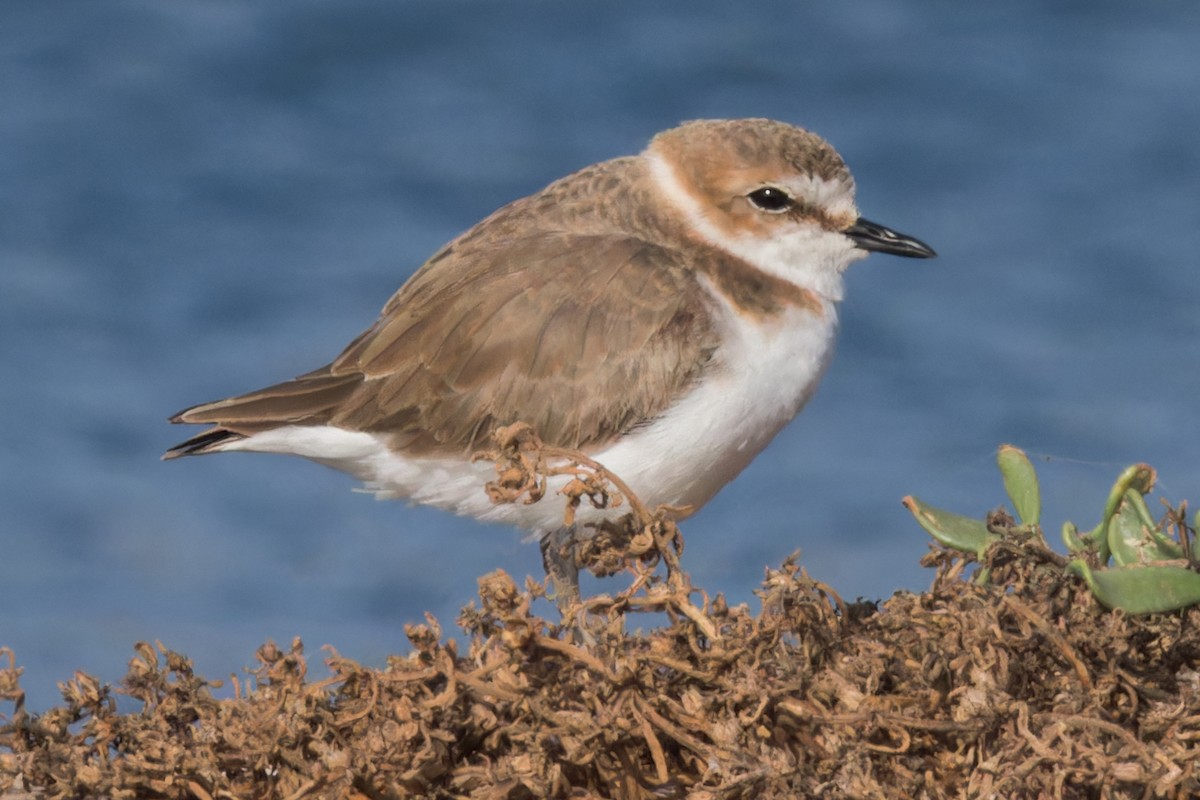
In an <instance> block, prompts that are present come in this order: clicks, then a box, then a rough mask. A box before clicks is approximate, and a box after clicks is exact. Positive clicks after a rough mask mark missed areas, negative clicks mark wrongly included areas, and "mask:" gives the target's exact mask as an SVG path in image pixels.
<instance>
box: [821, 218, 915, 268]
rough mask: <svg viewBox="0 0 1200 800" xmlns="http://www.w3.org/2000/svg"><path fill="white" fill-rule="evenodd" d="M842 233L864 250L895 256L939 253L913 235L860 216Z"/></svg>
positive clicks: (908, 256)
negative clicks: (906, 234) (898, 231)
mask: <svg viewBox="0 0 1200 800" xmlns="http://www.w3.org/2000/svg"><path fill="white" fill-rule="evenodd" d="M842 233H844V234H846V235H847V236H849V237H850V238H851V239H853V240H854V243H855V245H857V246H858V247H859V248H861V249H863V250H871V251H873V252H876V253H891V254H892V255H894V256H905V257H907V258H933V257H934V256H936V255H937V253H935V252H934V251H933V248H932V247H930V246H929V245H927V244H925V243H924V242H922V241H921V240H920V239H916V238H914V237H912V236H905V235H904V234H903V233H897V232H896V231H894V230H892V229H891V228H885V227H883V226H882V225H880V224H878V223H875V222H871V221H870V220H869V219H863V218H862V217H859V218H858V220H857V221H856V222H855V223H854V224H853V225H851V226H850V227H849V228H847V229H846V230H844V231H842Z"/></svg>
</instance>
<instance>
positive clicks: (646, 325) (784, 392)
mask: <svg viewBox="0 0 1200 800" xmlns="http://www.w3.org/2000/svg"><path fill="white" fill-rule="evenodd" d="M872 252H879V253H889V254H892V255H897V256H904V257H910V258H931V257H933V256H935V255H936V253H935V252H934V250H933V249H932V248H931V247H930V246H929V245H927V244H925V243H924V242H922V241H921V240H919V239H916V238H914V237H912V236H908V235H905V234H902V233H899V232H897V231H896V230H893V229H892V228H889V227H886V226H884V225H880V224H877V223H875V222H871V221H869V220H868V219H865V218H864V217H862V216H861V215H860V214H859V212H858V208H857V206H856V204H855V184H854V179H853V178H852V176H851V174H850V171H849V169H848V168H847V166H846V164H845V162H844V161H843V159H842V158H841V156H840V155H839V154H838V153H837V151H836V150H835V149H834V148H833V147H832V146H831V145H830V144H829V143H828V142H826V141H825V140H824V139H823V138H821V137H820V136H818V135H817V134H815V133H812V132H810V131H808V130H806V129H804V128H801V127H797V126H793V125H791V124H788V123H784V122H778V121H774V120H769V119H724V120H722V119H714V120H696V121H691V122H685V123H683V124H681V125H679V126H677V127H674V128H671V129H669V130H665V131H663V132H661V133H658V134H657V135H655V136H654V137H653V138H652V139H651V140H650V143H649V145H648V146H647V147H646V148H645V149H644V150H643V151H642V152H641V153H640V154H638V155H633V156H624V157H619V158H615V159H612V160H608V161H603V162H601V163H598V164H594V165H592V166H589V167H585V168H583V169H581V170H579V171H577V172H575V173H573V174H571V175H568V176H566V177H564V178H561V179H559V180H557V181H554V182H553V183H551V184H549V185H548V186H546V187H545V188H544V189H542V190H541V191H538V192H535V193H533V194H531V195H529V196H527V197H524V198H521V199H519V200H516V201H514V202H511V203H509V204H507V205H505V206H503V207H502V208H500V209H499V210H497V211H495V212H494V213H492V214H491V215H489V216H488V217H486V218H485V219H483V220H482V221H481V222H479V223H477V224H476V225H474V226H473V227H471V228H470V229H468V230H467V231H466V232H464V233H462V234H461V235H459V236H458V237H456V238H454V239H453V240H451V241H450V242H449V243H448V244H446V245H444V246H443V247H442V248H441V249H440V250H438V251H437V252H435V253H434V254H433V256H431V257H430V258H429V260H427V261H426V262H425V263H424V264H423V265H422V266H421V267H420V268H419V269H418V270H417V271H416V272H415V273H414V274H413V275H412V277H411V278H409V279H408V281H407V282H405V283H404V284H403V285H402V286H401V287H400V289H399V290H398V291H397V292H396V293H395V294H394V295H392V297H391V298H390V299H389V300H388V302H387V304H386V305H385V306H384V308H383V311H382V313H381V315H380V316H379V318H378V319H377V320H376V321H375V323H374V324H373V325H371V326H370V327H369V328H368V329H367V330H366V331H364V332H363V333H362V334H360V335H359V336H358V337H357V338H355V339H354V340H353V341H352V342H350V344H349V345H348V346H346V347H345V349H344V350H342V352H341V354H340V355H338V356H337V357H336V358H334V359H333V360H332V361H331V362H330V363H328V364H326V365H325V366H322V367H320V368H319V369H316V370H313V371H311V372H308V373H306V374H304V375H300V376H299V377H296V378H293V379H291V380H285V381H283V382H281V383H276V384H274V385H271V386H268V387H267V388H264V389H259V390H257V391H253V392H250V393H248V394H242V395H238V396H235V397H230V398H227V399H224V400H217V401H215V402H209V403H203V404H201V405H196V406H193V407H191V408H188V409H186V410H184V411H181V412H179V413H178V414H175V415H174V416H172V417H170V421H171V422H173V423H200V424H206V425H208V426H210V427H208V428H207V429H205V430H204V431H202V432H200V433H198V434H196V435H194V436H192V437H191V438H189V439H187V440H186V441H184V442H182V443H180V444H177V445H175V446H174V447H171V448H170V449H169V450H168V451H167V452H166V454H165V455H164V456H163V458H164V459H174V458H178V457H180V456H194V455H203V454H209V453H226V452H261V453H280V454H290V455H296V456H302V457H304V458H307V459H310V460H312V461H315V462H318V463H320V464H324V465H327V466H330V467H333V468H335V469H338V470H341V471H343V472H346V473H349V474H350V475H352V476H353V477H355V478H356V479H357V480H359V481H361V483H362V484H363V485H364V488H365V490H366V491H369V492H372V493H374V494H375V495H376V496H377V497H379V498H384V499H388V498H393V499H405V500H407V501H409V502H411V503H416V504H424V505H430V506H436V507H439V508H443V509H447V510H449V511H453V512H455V513H458V514H460V515H465V516H470V517H474V518H476V519H479V520H482V521H485V522H499V523H505V524H509V525H513V526H516V527H518V528H522V529H524V530H525V531H527V532H528V533H529V534H530V536H531V538H535V539H537V540H539V541H540V542H541V545H542V553H543V557H544V559H545V566H546V571H547V574H549V575H550V576H551V578H552V582H553V584H554V586H555V589H556V594H557V600H558V602H559V605H560V607H564V608H565V607H566V606H567V605H569V603H571V602H574V601H575V600H577V599H578V597H579V588H578V569H579V568H578V565H577V564H575V563H574V561H573V559H572V558H571V557H570V555H569V554H570V552H571V551H570V548H566V549H562V548H561V547H560V546H558V544H561V543H562V542H564V541H565V542H568V543H569V542H571V541H573V540H574V539H575V537H579V536H584V535H586V530H585V526H586V525H587V524H588V522H589V520H590V519H592V518H594V517H597V516H600V515H603V514H611V513H614V512H613V511H611V510H599V509H590V510H584V509H581V512H580V516H579V517H578V518H577V519H576V521H575V522H574V524H573V525H571V526H566V525H564V517H563V511H562V508H561V507H558V508H555V507H554V504H553V503H549V502H545V501H542V502H539V503H533V504H523V503H509V504H495V503H493V502H492V501H491V500H490V499H489V497H488V496H487V494H486V492H485V491H484V489H483V486H484V483H485V482H486V481H487V479H488V475H489V470H492V471H493V472H494V465H492V464H486V463H478V462H477V461H474V462H473V461H472V458H471V456H472V454H473V453H475V452H477V451H478V450H479V449H480V448H481V447H483V446H485V445H486V444H487V443H488V441H489V438H490V436H491V435H492V433H493V431H495V430H497V429H498V428H500V427H501V426H506V425H510V424H513V423H517V422H521V423H525V424H527V425H529V426H531V427H532V429H533V430H534V431H536V433H537V435H538V436H540V438H541V440H542V441H544V442H545V443H546V444H548V445H552V446H555V447H560V448H569V449H571V450H575V451H579V452H582V453H584V454H586V455H587V456H588V457H590V458H592V459H593V460H594V461H596V462H598V463H599V464H601V465H603V466H604V467H605V469H606V470H607V471H608V472H609V473H611V474H614V475H617V476H619V477H620V478H621V479H622V480H623V481H624V482H625V484H627V485H628V486H629V487H630V489H631V490H632V491H634V492H635V493H636V494H637V495H638V497H639V498H640V499H641V500H642V502H643V504H644V505H645V506H646V507H650V508H654V507H660V506H671V507H674V508H676V509H680V510H681V512H682V514H681V515H686V514H689V513H694V512H695V511H696V510H698V509H699V508H701V507H702V506H703V505H704V504H705V503H706V502H708V501H709V500H710V499H711V498H712V497H713V496H714V495H715V494H716V493H717V492H718V491H719V490H720V489H721V488H722V487H724V486H725V485H726V484H728V483H729V482H730V481H732V480H733V479H734V478H735V477H736V476H737V475H738V474H739V473H740V472H741V471H742V470H743V469H744V468H745V467H746V466H747V465H748V464H749V463H750V462H751V460H752V459H753V458H754V457H755V456H756V455H757V454H758V453H759V452H761V451H762V449H763V448H764V447H765V446H766V445H767V443H768V442H770V441H771V439H772V438H773V437H774V436H775V435H776V434H777V433H778V432H779V431H780V430H781V429H782V428H783V427H784V426H785V425H786V424H787V423H788V422H789V421H790V420H791V419H792V418H793V417H795V416H796V414H797V413H799V412H800V410H801V409H802V408H803V407H804V406H805V404H806V403H807V402H808V401H809V399H810V398H811V397H812V396H813V393H814V391H815V390H816V388H817V385H818V384H819V383H820V381H821V379H822V376H823V375H824V373H825V371H826V368H827V367H828V366H829V363H830V360H831V358H832V355H833V352H834V344H835V338H836V334H837V329H838V304H839V303H840V302H841V301H842V299H843V295H844V280H843V274H844V272H845V270H846V268H847V267H848V266H849V265H850V264H852V263H853V262H856V261H858V260H859V259H861V258H863V257H865V256H867V255H868V254H869V253H872ZM589 514H590V515H591V516H589ZM555 543H557V544H555Z"/></svg>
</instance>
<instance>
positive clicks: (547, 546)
mask: <svg viewBox="0 0 1200 800" xmlns="http://www.w3.org/2000/svg"><path fill="white" fill-rule="evenodd" d="M542 564H543V565H544V566H545V567H546V574H547V575H549V576H550V581H551V582H552V583H553V584H554V602H555V603H556V604H557V605H558V610H559V611H560V612H562V613H563V614H566V613H567V610H568V609H569V608H570V607H571V606H573V605H575V604H576V603H578V602H579V564H578V563H577V562H576V561H575V529H574V528H573V527H572V528H558V529H557V530H553V531H550V532H549V533H547V534H545V535H544V536H542Z"/></svg>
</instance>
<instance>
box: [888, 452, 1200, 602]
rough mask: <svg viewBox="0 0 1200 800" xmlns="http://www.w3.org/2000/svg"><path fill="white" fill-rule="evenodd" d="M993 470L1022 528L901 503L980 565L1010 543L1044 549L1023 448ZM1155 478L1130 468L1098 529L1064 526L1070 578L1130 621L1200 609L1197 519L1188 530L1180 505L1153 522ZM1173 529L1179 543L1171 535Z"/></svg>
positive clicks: (985, 576) (1035, 490)
mask: <svg viewBox="0 0 1200 800" xmlns="http://www.w3.org/2000/svg"><path fill="white" fill-rule="evenodd" d="M996 464H997V466H998V467H999V468H1000V475H1001V477H1002V478H1003V480H1004V489H1005V492H1006V493H1007V494H1008V499H1009V501H1010V502H1011V504H1012V507H1013V510H1014V511H1015V512H1016V514H1017V520H1019V524H1016V525H1009V526H1006V527H1005V528H1004V529H1003V530H1000V529H998V528H997V526H996V525H994V524H993V525H989V523H988V520H986V519H975V518H972V517H965V516H962V515H960V514H954V513H951V512H949V511H944V510H942V509H939V508H935V507H934V506H931V505H928V504H927V503H924V502H922V501H921V500H919V499H917V498H916V497H912V496H909V497H906V498H904V505H905V506H906V507H907V508H908V510H909V511H911V512H912V515H913V517H915V518H916V520H917V522H918V523H919V524H920V526H921V527H922V528H924V529H925V530H926V531H927V532H928V533H929V534H930V535H931V536H933V538H934V539H936V540H937V541H938V542H940V543H941V544H942V545H944V546H945V547H948V548H951V549H953V550H958V551H960V552H964V553H970V554H971V555H973V556H975V557H976V558H977V559H979V560H980V561H983V560H984V556H985V554H986V553H987V551H988V549H989V548H991V547H992V546H994V545H995V544H996V543H998V542H1000V541H1002V540H1003V539H1004V538H1005V536H1014V537H1020V536H1036V537H1038V538H1039V539H1040V541H1041V543H1042V544H1043V545H1046V541H1045V536H1044V535H1043V533H1042V528H1041V506H1042V503H1041V492H1040V489H1039V487H1038V479H1037V473H1036V471H1035V470H1034V468H1033V464H1032V463H1031V462H1030V460H1029V457H1028V456H1027V455H1025V453H1024V452H1023V451H1022V450H1021V449H1020V448H1017V447H1014V446H1013V445H1008V444H1006V445H1001V446H1000V449H999V450H998V451H997V453H996ZM1155 478H1156V473H1155V471H1154V468H1153V467H1151V466H1149V465H1148V464H1134V465H1133V466H1131V467H1128V468H1127V469H1125V470H1124V471H1123V472H1122V473H1121V474H1120V475H1119V476H1118V477H1117V480H1116V482H1115V483H1114V484H1113V487H1112V489H1111V491H1109V494H1108V498H1107V500H1106V501H1105V504H1104V510H1103V513H1102V515H1101V518H1100V522H1099V523H1098V524H1097V525H1096V527H1094V528H1092V529H1091V530H1090V531H1086V532H1083V533H1081V532H1080V531H1079V529H1078V528H1077V527H1076V526H1075V525H1074V524H1073V523H1071V522H1065V523H1063V526H1062V538H1063V542H1064V543H1065V545H1066V547H1067V550H1068V551H1069V552H1070V554H1071V558H1070V559H1062V562H1063V564H1064V566H1065V569H1066V570H1067V572H1069V573H1071V574H1074V575H1078V576H1079V577H1080V578H1082V579H1083V580H1084V581H1085V582H1086V583H1087V585H1088V588H1089V589H1090V590H1091V592H1092V594H1093V595H1094V596H1095V597H1096V599H1097V600H1099V601H1100V602H1101V603H1102V604H1103V605H1105V606H1107V607H1108V608H1115V609H1121V610H1123V611H1125V612H1127V613H1130V614H1150V613H1155V612H1163V611H1174V610H1177V609H1180V608H1186V607H1188V606H1191V605H1195V604H1196V603H1200V573H1198V572H1197V571H1196V569H1194V567H1196V563H1195V562H1194V561H1192V559H1191V557H1190V550H1191V546H1190V545H1191V536H1192V535H1193V534H1194V532H1195V529H1196V527H1198V526H1200V513H1197V514H1196V517H1195V519H1194V521H1193V523H1192V525H1191V526H1189V525H1187V524H1186V522H1185V516H1186V508H1187V505H1186V503H1182V504H1180V505H1179V506H1178V507H1175V508H1172V507H1169V506H1168V512H1167V514H1166V515H1165V516H1164V517H1163V520H1162V521H1159V522H1156V521H1155V520H1154V518H1153V517H1152V516H1151V514H1150V510H1149V508H1148V507H1147V505H1146V495H1148V494H1150V492H1151V491H1153V489H1154V482H1155ZM1172 525H1173V526H1174V528H1175V530H1176V532H1177V538H1174V537H1172V536H1170V535H1168V533H1167V528H1168V527H1169V526H1172ZM1046 548H1047V550H1048V549H1049V547H1048V545H1046ZM976 580H978V581H980V582H987V581H988V580H990V573H989V571H988V570H987V569H986V568H985V569H981V570H980V571H979V573H978V574H977V576H976Z"/></svg>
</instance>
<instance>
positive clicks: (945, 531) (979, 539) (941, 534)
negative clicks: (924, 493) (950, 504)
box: [902, 495, 1000, 556]
mask: <svg viewBox="0 0 1200 800" xmlns="http://www.w3.org/2000/svg"><path fill="white" fill-rule="evenodd" d="M902 502H903V503H904V507H905V508H907V509H908V510H909V511H910V512H912V515H913V517H915V518H916V520H917V523H918V524H919V525H920V526H921V527H922V528H924V529H925V530H926V531H928V532H929V535H930V536H932V537H933V538H934V539H937V540H938V541H939V542H941V543H942V544H944V545H945V546H946V547H950V548H953V549H955V550H960V551H962V552H964V553H974V554H975V555H977V556H982V555H983V553H984V551H985V550H987V549H988V546H989V545H991V543H992V542H995V541H997V540H998V539H999V538H1000V537H999V536H997V535H996V534H994V533H992V532H991V531H989V530H988V529H987V525H985V524H984V522H983V520H978V519H972V518H971V517H964V516H962V515H961V514H953V513H951V512H949V511H943V510H942V509H940V508H934V507H933V506H930V505H926V504H925V503H922V502H921V501H920V500H918V499H917V498H915V497H913V496H912V495H909V496H908V497H905V498H904V500H903V501H902Z"/></svg>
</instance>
